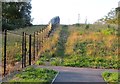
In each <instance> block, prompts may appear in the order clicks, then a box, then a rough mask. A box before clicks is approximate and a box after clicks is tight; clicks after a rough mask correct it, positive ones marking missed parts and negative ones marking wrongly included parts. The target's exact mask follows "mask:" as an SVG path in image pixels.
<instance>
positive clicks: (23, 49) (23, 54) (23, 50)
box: [22, 32, 25, 68]
mask: <svg viewBox="0 0 120 84" xmlns="http://www.w3.org/2000/svg"><path fill="white" fill-rule="evenodd" d="M24 47H25V46H24V32H23V35H22V68H23V67H24V56H25V48H24Z"/></svg>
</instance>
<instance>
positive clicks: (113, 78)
mask: <svg viewBox="0 0 120 84" xmlns="http://www.w3.org/2000/svg"><path fill="white" fill-rule="evenodd" d="M118 74H119V73H118V72H108V71H105V72H103V73H102V77H103V79H104V80H105V81H106V82H107V83H108V84H119V81H120V78H119V76H118Z"/></svg>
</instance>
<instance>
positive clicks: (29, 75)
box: [10, 67, 57, 84]
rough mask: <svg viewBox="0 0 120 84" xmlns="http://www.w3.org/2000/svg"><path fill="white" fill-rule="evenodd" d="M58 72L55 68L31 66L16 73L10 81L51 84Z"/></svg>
mask: <svg viewBox="0 0 120 84" xmlns="http://www.w3.org/2000/svg"><path fill="white" fill-rule="evenodd" d="M56 74H57V72H56V71H54V70H48V69H42V68H33V67H29V68H26V69H25V70H23V71H22V72H21V73H19V74H16V75H15V76H14V77H13V78H12V79H11V80H10V83H15V82H20V84H22V83H24V82H28V83H29V84H30V83H35V84H50V83H51V82H52V80H53V78H54V77H55V75H56Z"/></svg>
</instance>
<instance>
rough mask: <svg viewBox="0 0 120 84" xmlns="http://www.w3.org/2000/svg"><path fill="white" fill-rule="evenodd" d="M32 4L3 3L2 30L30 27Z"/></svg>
mask: <svg viewBox="0 0 120 84" xmlns="http://www.w3.org/2000/svg"><path fill="white" fill-rule="evenodd" d="M31 8H32V7H31V4H30V2H3V3H2V30H4V29H8V30H12V29H15V28H20V27H25V26H30V25H32V24H31V16H30V13H31V11H30V10H31Z"/></svg>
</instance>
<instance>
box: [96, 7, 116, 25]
mask: <svg viewBox="0 0 120 84" xmlns="http://www.w3.org/2000/svg"><path fill="white" fill-rule="evenodd" d="M97 22H100V23H105V24H106V23H107V24H117V17H116V11H115V9H112V10H110V12H108V14H107V15H105V16H104V17H103V18H101V19H99V20H98V21H97Z"/></svg>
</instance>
